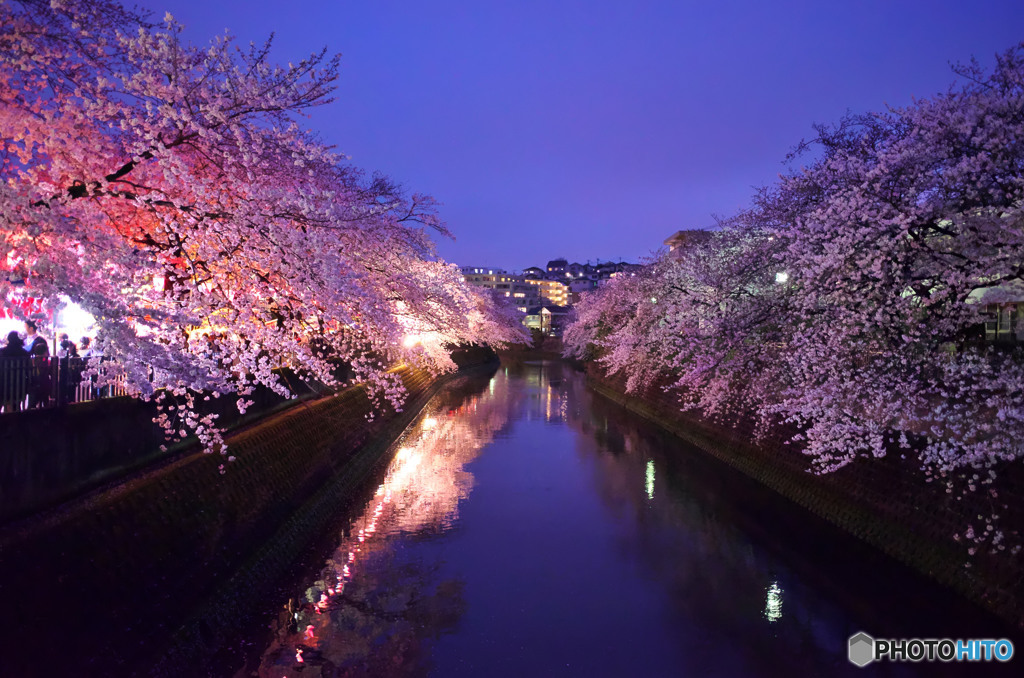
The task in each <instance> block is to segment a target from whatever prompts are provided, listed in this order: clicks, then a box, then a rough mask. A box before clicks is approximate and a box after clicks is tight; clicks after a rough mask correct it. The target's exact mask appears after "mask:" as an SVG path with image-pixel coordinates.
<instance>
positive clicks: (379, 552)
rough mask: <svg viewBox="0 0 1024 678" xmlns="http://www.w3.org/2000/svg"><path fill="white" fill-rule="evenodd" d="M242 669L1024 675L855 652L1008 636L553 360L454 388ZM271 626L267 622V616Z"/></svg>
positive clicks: (345, 523) (398, 452)
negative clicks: (857, 640)
mask: <svg viewBox="0 0 1024 678" xmlns="http://www.w3.org/2000/svg"><path fill="white" fill-rule="evenodd" d="M391 454H392V455H393V460H392V462H391V464H390V466H389V467H388V469H387V471H386V474H385V475H384V476H383V477H380V478H377V479H376V480H375V483H376V484H377V486H376V487H375V488H374V487H370V488H369V490H368V491H367V496H368V497H369V498H368V499H367V501H366V502H365V503H364V504H362V505H360V506H358V507H357V508H356V510H354V511H353V512H352V514H351V515H348V516H340V517H339V521H338V524H337V528H336V535H337V536H336V538H334V540H333V544H332V546H331V548H332V549H333V550H332V552H331V553H329V554H327V556H326V558H325V557H324V556H323V555H321V556H320V557H319V559H320V562H321V563H323V565H322V567H321V568H320V569H319V571H318V572H316V573H314V574H311V575H308V576H306V577H304V578H303V579H302V581H297V582H294V583H293V584H291V585H289V586H290V593H288V594H286V595H282V598H281V600H279V601H277V603H275V605H276V606H277V609H278V611H277V613H276V614H274V615H271V616H270V617H269V618H267V619H264V620H263V621H261V622H260V624H259V625H258V627H257V628H256V629H254V630H252V632H251V633H248V632H246V633H243V635H245V636H246V637H244V638H241V639H240V640H239V642H238V644H237V646H238V647H240V648H242V649H241V650H237V651H236V652H237V654H235V655H234V659H233V660H232V661H235V666H236V667H238V666H240V665H241V664H242V662H243V660H244V661H245V666H244V668H238V669H237V670H235V669H232V670H233V671H235V675H237V676H249V675H258V676H265V677H267V678H282V677H296V678H299V677H301V678H309V677H310V676H361V675H376V676H421V675H424V676H444V677H447V676H729V677H735V676H845V675H850V676H867V675H892V676H904V675H908V676H909V675H949V674H953V675H991V674H992V673H993V670H994V669H1005V670H1003V671H996V672H997V673H1000V674H1005V675H1014V674H1015V671H1014V669H1017V668H1019V666H1016V665H1019V664H1020V661H1021V659H1020V658H1019V657H1018V658H1016V659H1015V660H1014V661H1011V662H1010V666H1000V667H996V666H992V665H973V666H963V665H956V666H954V665H942V664H928V663H922V664H917V665H914V664H899V665H896V664H891V665H879V664H876V665H872V666H869V667H867V668H866V669H858V668H856V667H854V666H852V665H851V664H849V663H848V662H847V659H846V642H847V638H848V637H849V636H850V635H852V634H854V633H856V632H858V631H866V632H867V633H869V634H871V635H873V636H875V637H889V638H901V637H952V638H969V637H993V636H994V637H1001V636H1004V635H1006V634H1007V631H1006V629H1004V628H1001V627H1000V625H999V624H997V623H996V622H994V621H993V620H992V619H990V618H989V617H987V616H986V615H984V614H983V613H981V612H980V611H978V610H977V609H976V608H974V607H972V606H970V605H969V604H967V603H965V602H963V601H962V600H960V599H959V598H957V597H955V595H954V594H951V593H948V592H946V591H944V590H943V589H941V588H939V587H937V586H935V585H932V584H930V583H929V582H928V581H926V580H923V579H922V578H921V577H919V576H918V575H916V574H914V573H912V572H909V571H908V570H906V569H905V568H903V567H901V566H899V565H898V564H895V563H893V562H892V561H891V560H889V559H887V558H885V557H883V556H882V555H880V554H878V553H877V552H875V551H873V550H872V549H869V548H867V547H865V546H863V545H861V544H860V543H859V542H856V541H854V540H852V539H850V538H848V537H847V536H845V535H844V534H842V533H839V532H837V531H836V530H834V529H833V528H831V527H830V526H828V525H826V524H824V523H823V522H822V521H820V520H818V519H816V518H814V517H813V516H811V515H810V514H808V513H806V512H804V511H802V510H801V509H798V508H796V507H794V506H792V505H790V504H788V503H787V502H786V501H785V500H782V499H780V498H779V497H777V496H775V495H773V494H771V493H770V492H768V491H765V490H763V489H762V488H760V487H759V486H757V485H756V484H754V483H752V482H750V481H748V480H747V479H746V478H744V477H741V476H739V475H738V474H736V473H734V472H733V471H732V470H731V469H729V468H727V467H724V466H722V465H720V464H718V463H717V462H715V461H713V460H711V459H708V458H707V457H706V456H704V455H703V454H702V453H700V452H696V451H693V450H691V449H689V448H688V447H687V446H686V445H685V444H683V443H681V442H680V441H679V440H677V439H675V438H673V437H671V436H668V435H666V434H664V433H663V432H661V431H660V430H659V429H657V428H656V427H654V426H653V425H651V424H649V423H647V422H645V421H643V420H641V419H639V418H637V417H635V416H633V415H631V414H629V413H627V412H625V411H623V410H622V409H621V408H619V407H618V406H616V405H614V404H612V403H609V402H608V401H605V400H603V399H601V398H600V397H599V396H597V395H594V394H592V393H590V392H588V391H587V390H586V388H585V386H584V383H583V379H582V376H581V375H579V374H577V373H574V372H573V371H571V370H570V369H569V368H567V367H564V366H562V365H560V364H556V363H534V364H530V363H527V364H522V365H518V366H509V367H503V368H502V369H501V370H500V371H499V372H498V373H497V374H495V375H494V376H493V377H492V378H482V379H476V380H474V379H462V380H461V381H459V382H457V383H455V384H453V385H452V386H451V387H450V388H449V389H448V390H447V391H445V392H443V393H441V394H440V395H439V396H437V397H436V398H435V399H434V400H433V401H432V402H431V404H430V405H429V406H428V407H427V409H426V410H425V411H424V413H422V414H421V416H420V417H419V418H418V420H417V421H416V422H414V424H413V425H412V426H411V427H410V428H409V429H408V430H407V432H406V433H405V435H404V437H403V439H402V440H401V441H400V442H399V443H398V444H396V446H395V448H394V450H393V451H392V453H391ZM268 624H269V631H267V630H264V629H266V627H267V625H268Z"/></svg>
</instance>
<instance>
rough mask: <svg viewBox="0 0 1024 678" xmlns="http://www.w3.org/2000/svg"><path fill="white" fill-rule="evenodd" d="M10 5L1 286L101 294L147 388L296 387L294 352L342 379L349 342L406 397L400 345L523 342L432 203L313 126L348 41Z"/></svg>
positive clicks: (65, 4) (424, 353) (435, 362)
mask: <svg viewBox="0 0 1024 678" xmlns="http://www.w3.org/2000/svg"><path fill="white" fill-rule="evenodd" d="M0 14H2V16H3V23H4V29H3V31H2V33H0V163H2V165H0V177H2V181H0V221H2V223H3V229H2V230H0V267H2V268H3V269H4V270H6V272H7V273H6V275H4V276H3V277H0V298H5V297H7V296H8V295H9V294H10V293H11V291H12V289H13V286H14V285H15V284H20V283H21V282H22V281H26V282H27V286H28V287H29V288H30V290H31V294H32V295H33V296H35V297H39V298H42V299H47V300H51V303H55V300H56V299H57V298H58V297H60V296H62V295H63V296H66V297H69V298H71V299H72V300H74V301H75V302H77V303H79V304H81V305H82V306H83V307H84V308H85V309H86V310H88V311H89V312H91V313H92V314H93V315H94V316H95V317H96V318H97V322H98V327H99V330H98V336H97V341H96V343H97V344H98V345H99V348H100V350H101V351H102V352H103V353H104V354H105V355H106V356H108V357H110V358H112V359H114V360H116V361H117V363H118V364H119V365H120V366H122V368H123V369H125V370H126V371H127V373H128V377H129V386H130V388H131V390H132V392H133V393H134V394H136V395H140V396H144V397H148V396H151V395H152V394H153V393H154V392H155V391H156V390H157V389H167V392H172V393H178V394H184V393H185V392H186V391H189V390H191V391H199V390H207V391H209V390H212V391H214V392H239V393H242V394H245V393H248V392H250V389H251V388H252V387H253V385H255V384H265V385H267V386H270V387H272V388H274V389H276V390H278V391H280V392H282V393H286V392H287V388H286V386H285V385H284V384H282V383H281V382H280V381H279V379H278V378H277V376H276V375H275V373H274V372H273V371H272V370H273V369H274V368H278V367H290V368H293V369H295V370H297V371H299V372H300V373H301V374H303V375H306V376H309V377H311V378H316V379H319V380H321V381H324V382H327V383H331V376H330V373H331V365H330V362H329V360H328V358H332V359H338V360H343V361H346V362H348V363H350V364H351V365H352V368H353V369H354V371H355V374H356V379H358V380H360V381H364V382H366V383H368V384H370V386H371V387H372V388H373V389H375V392H376V393H377V394H379V395H384V396H386V397H387V398H389V399H391V400H392V401H394V402H396V403H397V402H398V400H399V399H400V397H401V392H400V391H401V389H400V384H399V382H398V381H397V380H396V379H394V378H392V377H391V376H390V375H389V374H388V373H387V371H386V369H387V367H388V365H389V363H392V362H394V361H399V360H405V361H412V362H415V363H417V364H421V365H425V366H428V367H431V368H433V369H446V368H450V367H451V366H452V364H451V361H450V360H449V358H448V356H447V353H446V351H445V350H444V346H445V345H446V344H450V343H460V342H481V343H482V342H487V343H499V344H500V343H503V342H508V341H517V340H519V338H520V336H521V332H520V331H519V330H518V329H517V328H516V326H515V325H516V324H515V323H513V322H511V319H510V318H509V317H507V315H503V314H502V312H501V311H497V310H495V309H494V308H493V306H492V305H490V304H489V302H488V301H487V300H486V299H484V298H482V297H480V296H478V295H477V294H476V293H474V292H473V291H472V290H471V289H469V288H467V287H466V286H465V284H464V283H463V282H462V281H461V278H460V276H459V273H458V271H457V270H456V269H455V268H454V267H452V266H451V265H449V264H446V263H445V262H443V261H441V260H440V259H439V258H438V257H437V256H436V254H435V250H434V247H433V244H432V242H431V240H430V233H431V232H434V233H438V234H442V235H447V231H446V229H445V227H444V225H443V224H442V222H441V221H440V219H439V218H438V216H437V214H436V211H435V204H434V202H433V200H431V199H430V198H429V197H426V196H421V195H412V196H411V197H408V196H406V195H405V194H404V193H403V192H402V191H401V190H400V189H399V187H398V186H397V185H396V184H395V183H394V182H392V181H390V180H389V179H387V178H386V177H383V176H379V175H374V176H366V175H364V174H363V173H362V172H360V171H358V170H357V169H355V168H354V167H352V166H351V165H348V164H345V162H344V161H343V158H341V156H339V155H338V154H337V153H335V152H334V151H333V149H332V148H331V147H329V146H328V145H327V144H326V143H325V142H324V141H323V140H321V139H319V138H318V137H317V135H316V134H315V133H314V132H312V131H309V130H307V129H305V128H304V127H303V126H302V124H301V116H302V114H303V112H304V111H306V110H307V109H309V108H311V107H313V106H321V105H325V104H328V103H330V102H331V92H332V90H333V87H334V82H335V80H336V79H337V77H338V72H337V68H338V58H337V57H329V56H328V55H327V54H326V52H319V53H315V54H312V55H311V56H310V57H308V58H307V59H305V60H303V61H301V62H299V63H297V64H288V65H287V66H281V65H276V64H274V63H273V62H272V61H271V60H270V47H271V43H270V41H269V40H268V42H267V43H266V44H264V45H260V46H249V47H248V48H246V49H240V48H238V47H236V46H235V45H234V43H233V41H232V39H231V37H230V36H226V35H225V36H221V37H218V38H215V39H213V40H212V41H211V42H210V43H209V44H208V45H207V46H205V47H198V46H194V45H191V44H188V43H187V42H186V41H185V40H184V39H183V37H182V28H181V26H180V25H179V24H177V23H176V22H175V21H174V20H173V18H172V17H171V16H170V15H167V16H166V17H165V18H164V20H163V21H161V22H159V23H155V22H153V21H152V20H150V18H149V17H148V16H147V15H144V14H139V13H137V12H136V11H134V10H129V9H126V8H124V7H121V6H120V5H118V4H116V3H114V2H111V1H110V0H90V1H89V2H84V1H80V0H53V2H51V1H50V0H15V1H12V2H7V3H4V4H3V5H2V6H0ZM206 334H212V336H213V337H214V339H211V340H210V344H208V343H207V342H206V341H205V340H203V337H204V336H205V335H206ZM211 345H212V346H213V348H214V349H215V350H211ZM188 423H190V424H191V426H190V428H192V429H195V428H197V427H198V428H199V429H200V433H204V432H205V433H206V434H207V436H209V435H214V434H210V430H211V427H210V423H211V422H210V421H207V422H205V423H200V422H198V421H196V420H195V418H191V419H190V420H189V422H188ZM215 437H216V436H215V435H214V438H215ZM214 438H207V441H208V442H211V441H212V442H216V440H214Z"/></svg>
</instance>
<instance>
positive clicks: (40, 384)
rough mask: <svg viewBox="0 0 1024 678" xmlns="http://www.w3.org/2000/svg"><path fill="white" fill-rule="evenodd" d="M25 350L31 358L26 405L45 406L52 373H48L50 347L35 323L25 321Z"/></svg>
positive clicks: (51, 382)
mask: <svg viewBox="0 0 1024 678" xmlns="http://www.w3.org/2000/svg"><path fill="white" fill-rule="evenodd" d="M25 350H26V351H28V355H29V357H30V358H31V359H32V369H31V371H30V373H29V384H28V406H29V409H31V408H33V407H45V406H46V405H47V404H48V403H49V401H50V387H51V386H52V385H53V375H51V374H50V347H49V346H48V345H47V343H46V339H44V338H43V337H42V335H40V334H38V333H37V332H36V324H35V323H34V322H32V321H31V320H26V321H25Z"/></svg>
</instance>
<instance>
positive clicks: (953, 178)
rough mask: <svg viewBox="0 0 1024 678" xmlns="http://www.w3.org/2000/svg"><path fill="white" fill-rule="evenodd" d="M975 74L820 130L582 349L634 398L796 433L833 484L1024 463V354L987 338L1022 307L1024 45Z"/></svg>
mask: <svg viewBox="0 0 1024 678" xmlns="http://www.w3.org/2000/svg"><path fill="white" fill-rule="evenodd" d="M958 73H959V74H960V75H961V76H962V81H961V84H960V85H959V86H956V87H954V88H951V89H950V90H949V91H948V92H946V93H944V94H941V95H938V96H935V97H932V98H930V99H923V100H918V101H915V102H914V103H913V104H911V105H909V106H906V107H903V108H893V109H889V110H887V111H885V112H883V113H874V114H867V115H851V116H847V117H846V118H844V119H843V120H842V121H841V122H840V123H839V124H838V125H836V126H818V127H817V128H816V131H817V137H816V138H815V139H814V140H813V141H811V142H808V143H805V144H801V146H800V147H799V148H798V152H797V153H796V154H795V156H794V157H802V158H808V157H809V158H810V160H809V162H807V164H806V165H805V166H803V167H801V168H799V169H797V170H794V171H792V172H791V173H789V174H787V175H785V176H783V177H782V178H781V179H780V180H779V182H778V183H777V184H775V185H773V186H770V187H768V188H766V189H764V190H762V191H761V192H759V194H758V195H757V196H756V199H755V203H754V206H753V207H752V208H751V209H749V210H747V211H746V212H744V213H742V214H740V215H738V216H737V217H735V218H733V219H731V220H728V221H726V222H724V223H723V224H721V225H720V229H719V230H718V231H717V232H715V233H714V234H713V235H712V237H710V238H709V239H708V240H707V241H706V242H703V243H697V244H693V245H691V246H689V247H685V248H683V249H681V250H678V251H676V252H673V253H670V254H663V255H662V256H660V257H659V258H657V259H656V260H654V261H653V262H652V263H651V264H650V265H649V266H648V267H647V269H646V270H645V271H644V272H643V273H642V274H641V276H640V277H638V278H637V279H635V280H622V281H612V283H611V284H610V285H609V286H608V287H606V288H605V289H604V290H601V291H599V292H597V293H595V294H594V295H591V296H590V297H587V298H585V299H584V301H583V302H582V303H581V304H580V307H579V316H578V320H577V322H576V324H575V325H573V326H572V327H570V328H569V329H568V330H567V331H566V346H567V351H568V352H569V353H570V354H571V355H574V356H577V357H587V356H588V355H591V354H592V353H593V352H594V351H595V350H596V355H597V357H598V359H599V360H600V361H601V362H602V364H603V365H604V366H605V367H606V369H608V370H609V371H610V372H616V371H620V370H621V371H623V372H624V373H626V374H627V375H628V377H629V379H628V381H627V386H628V387H629V388H634V389H638V388H641V387H643V386H645V385H647V384H649V383H651V382H652V380H653V379H654V378H655V377H656V376H661V377H666V376H667V377H671V384H672V386H671V388H674V389H676V390H677V391H678V393H679V394H680V398H681V402H682V404H683V405H684V406H686V407H696V408H699V409H701V410H702V411H703V412H704V413H705V414H708V415H711V416H726V415H728V416H733V415H735V414H736V413H744V414H748V415H753V416H755V417H757V418H758V419H759V420H760V422H761V423H762V424H764V425H767V424H769V423H772V422H777V421H779V420H785V421H787V422H789V423H791V424H795V425H797V426H798V427H799V428H800V429H801V430H802V433H801V434H800V435H799V436H798V440H799V441H800V442H801V444H802V447H803V449H804V450H805V451H806V452H807V453H808V454H809V455H811V456H812V457H813V459H814V461H815V464H816V467H817V468H818V470H819V471H823V472H828V471H832V470H835V469H837V468H839V467H841V466H843V465H845V464H848V463H850V462H851V461H853V460H854V459H856V458H857V457H858V456H863V455H868V456H870V455H874V456H882V455H885V454H887V453H889V452H893V451H899V450H911V449H913V450H915V451H916V452H917V453H918V455H919V458H920V460H921V462H922V465H923V466H924V467H925V469H926V470H927V471H928V472H929V473H931V474H935V475H937V476H940V477H948V476H950V474H953V473H954V472H956V471H957V470H958V469H959V470H963V469H971V471H969V473H973V472H974V471H975V470H977V469H983V470H991V469H992V467H994V466H996V465H998V464H1000V463H1005V462H1007V461H1012V460H1017V459H1019V458H1020V457H1021V456H1022V454H1024V356H1022V354H1021V350H1020V349H1019V348H1012V347H1000V346H994V345H992V344H990V343H986V342H985V341H984V340H983V339H982V338H981V336H980V334H979V332H978V328H979V326H980V325H979V324H980V323H981V322H982V320H983V318H982V316H981V314H980V308H979V304H978V303H976V301H977V299H978V298H979V297H982V296H984V298H985V299H986V300H987V301H1014V300H1015V301H1021V300H1022V299H1021V297H1020V296H1018V297H1013V296H1011V295H1010V294H1009V293H1010V292H1012V290H1013V289H1015V288H1014V286H1015V285H1020V284H1021V283H1022V282H1024V213H1022V204H1024V45H1022V46H1019V47H1017V48H1014V49H1011V50H1010V51H1008V52H1006V53H1005V54H1003V55H1001V56H1000V57H999V58H998V60H997V64H996V67H995V69H994V70H993V72H991V73H987V74H986V73H985V72H984V71H983V70H982V69H981V68H980V67H979V66H978V65H977V64H973V63H972V64H970V65H968V66H966V67H963V68H960V69H958ZM1017 289H1019V288H1017ZM980 475H981V478H980V480H979V481H978V482H981V483H983V482H985V481H986V480H988V479H989V478H990V477H991V476H990V475H988V474H986V473H981V474H980ZM971 477H972V478H974V477H976V476H971Z"/></svg>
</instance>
